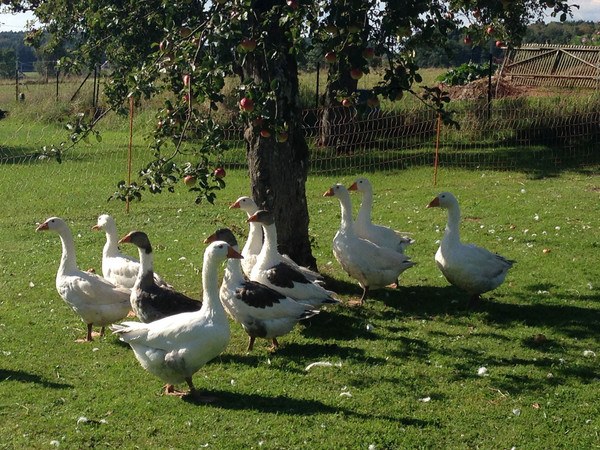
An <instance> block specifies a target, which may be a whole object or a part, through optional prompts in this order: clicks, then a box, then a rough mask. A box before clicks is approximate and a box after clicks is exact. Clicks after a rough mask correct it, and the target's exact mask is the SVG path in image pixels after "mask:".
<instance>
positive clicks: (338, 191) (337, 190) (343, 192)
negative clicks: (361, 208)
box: [323, 184, 350, 199]
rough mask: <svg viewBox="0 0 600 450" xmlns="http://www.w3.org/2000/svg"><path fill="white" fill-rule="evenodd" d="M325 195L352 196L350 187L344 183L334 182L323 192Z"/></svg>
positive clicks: (342, 197)
mask: <svg viewBox="0 0 600 450" xmlns="http://www.w3.org/2000/svg"><path fill="white" fill-rule="evenodd" d="M323 197H337V198H341V199H344V198H350V195H349V194H348V189H347V188H346V186H344V185H343V184H334V185H333V186H331V187H330V188H329V189H328V190H327V191H325V192H324V193H323Z"/></svg>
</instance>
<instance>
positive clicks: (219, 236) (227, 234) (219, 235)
mask: <svg viewBox="0 0 600 450" xmlns="http://www.w3.org/2000/svg"><path fill="white" fill-rule="evenodd" d="M215 241H224V242H227V243H228V244H229V245H231V246H232V247H234V248H235V247H237V246H238V242H237V239H236V238H235V236H234V235H233V232H232V231H231V230H230V229H229V228H219V229H218V230H217V231H215V232H214V233H213V234H211V235H210V236H209V237H207V238H206V239H204V243H205V244H210V243H211V242H215Z"/></svg>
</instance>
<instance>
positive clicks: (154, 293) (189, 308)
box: [119, 231, 202, 323]
mask: <svg viewBox="0 0 600 450" xmlns="http://www.w3.org/2000/svg"><path fill="white" fill-rule="evenodd" d="M119 243H120V244H121V243H131V244H134V245H136V246H137V248H138V252H139V255H140V268H139V271H138V275H137V278H136V280H135V284H134V285H133V288H132V289H131V297H130V301H131V307H132V309H133V312H134V313H135V315H136V316H137V317H138V318H139V319H140V320H141V321H142V322H144V323H149V322H154V321H155V320H158V319H162V318H164V317H167V316H172V315H174V314H179V313H183V312H193V311H198V310H200V308H201V307H202V302H201V301H199V300H194V299H193V298H190V297H188V296H186V295H184V294H182V293H180V292H177V291H176V290H174V289H173V288H172V287H170V286H159V285H157V284H156V281H155V278H154V256H153V254H152V245H151V244H150V239H149V238H148V235H147V234H146V233H144V232H143V231H132V232H130V233H129V234H128V235H127V236H125V237H123V238H122V239H121V240H120V241H119Z"/></svg>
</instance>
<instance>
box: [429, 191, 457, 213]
mask: <svg viewBox="0 0 600 450" xmlns="http://www.w3.org/2000/svg"><path fill="white" fill-rule="evenodd" d="M435 206H438V207H440V208H444V209H449V208H452V207H455V206H458V200H456V197H455V196H454V195H452V194H451V193H450V192H440V193H439V194H438V195H437V196H436V197H435V198H434V199H433V200H431V201H430V202H429V203H428V204H427V206H426V207H427V208H433V207H435Z"/></svg>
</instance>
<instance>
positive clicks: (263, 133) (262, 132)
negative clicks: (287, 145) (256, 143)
mask: <svg viewBox="0 0 600 450" xmlns="http://www.w3.org/2000/svg"><path fill="white" fill-rule="evenodd" d="M260 135H261V136H262V137H264V138H268V137H271V132H270V131H269V130H267V129H266V128H263V129H262V130H260Z"/></svg>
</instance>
